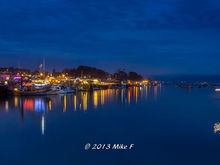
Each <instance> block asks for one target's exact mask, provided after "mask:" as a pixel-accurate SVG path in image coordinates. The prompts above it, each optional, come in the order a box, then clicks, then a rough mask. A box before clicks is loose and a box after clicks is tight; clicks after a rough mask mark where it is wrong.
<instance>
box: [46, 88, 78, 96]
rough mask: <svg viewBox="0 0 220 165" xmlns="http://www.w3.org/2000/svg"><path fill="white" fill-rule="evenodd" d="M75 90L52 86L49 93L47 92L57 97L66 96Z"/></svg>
mask: <svg viewBox="0 0 220 165" xmlns="http://www.w3.org/2000/svg"><path fill="white" fill-rule="evenodd" d="M74 92H75V90H74V89H72V88H71V87H64V86H52V87H51V91H49V92H48V94H49V95H57V94H67V93H74Z"/></svg>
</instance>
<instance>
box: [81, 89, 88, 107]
mask: <svg viewBox="0 0 220 165" xmlns="http://www.w3.org/2000/svg"><path fill="white" fill-rule="evenodd" d="M82 101H83V110H84V111H86V110H87V108H88V97H87V93H84V94H83V97H82Z"/></svg>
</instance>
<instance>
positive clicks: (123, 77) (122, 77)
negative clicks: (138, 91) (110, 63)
mask: <svg viewBox="0 0 220 165" xmlns="http://www.w3.org/2000/svg"><path fill="white" fill-rule="evenodd" d="M114 78H115V79H116V80H120V81H123V80H127V79H128V74H127V73H126V72H125V71H124V70H120V69H119V70H118V71H117V72H116V73H114Z"/></svg>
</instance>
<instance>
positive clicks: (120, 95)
mask: <svg viewBox="0 0 220 165" xmlns="http://www.w3.org/2000/svg"><path fill="white" fill-rule="evenodd" d="M150 88H151V87H133V88H128V89H107V90H99V91H94V92H79V93H77V94H67V95H58V96H42V97H40V96H36V97H19V96H14V97H8V98H0V110H1V111H5V112H7V111H12V110H24V111H25V112H38V113H40V112H43V113H44V112H49V111H53V110H58V111H59V110H60V111H61V112H66V111H70V110H74V111H77V110H83V111H87V110H90V109H97V108H98V107H99V106H104V105H108V104H111V103H115V102H117V103H120V104H136V103H138V102H139V101H141V100H143V99H149V98H150V97H149V96H152V97H151V98H153V99H154V98H155V97H158V94H159V93H158V91H159V89H155V87H152V88H153V90H150ZM160 90H161V89H160Z"/></svg>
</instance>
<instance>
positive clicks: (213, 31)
mask: <svg viewBox="0 0 220 165" xmlns="http://www.w3.org/2000/svg"><path fill="white" fill-rule="evenodd" d="M219 32H220V2H218V1H217V0H0V66H22V67H26V68H33V69H34V68H36V66H37V65H38V64H40V63H41V61H42V59H43V58H45V59H46V63H47V68H48V69H52V68H58V69H62V68H65V67H76V66H78V65H80V64H83V65H91V66H96V67H100V68H103V69H106V70H107V71H110V72H112V71H115V70H117V69H118V68H125V69H126V70H135V71H138V72H140V73H142V74H220V65H219V63H220V33H219Z"/></svg>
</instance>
